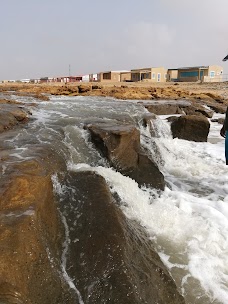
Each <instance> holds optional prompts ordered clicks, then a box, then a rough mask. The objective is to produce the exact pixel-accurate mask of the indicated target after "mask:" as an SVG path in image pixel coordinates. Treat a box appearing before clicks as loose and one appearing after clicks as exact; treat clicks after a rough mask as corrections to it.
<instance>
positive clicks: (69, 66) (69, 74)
mask: <svg viewBox="0 0 228 304" xmlns="http://www.w3.org/2000/svg"><path fill="white" fill-rule="evenodd" d="M69 76H70V64H69Z"/></svg>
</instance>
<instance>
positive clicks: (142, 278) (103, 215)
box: [62, 171, 184, 304]
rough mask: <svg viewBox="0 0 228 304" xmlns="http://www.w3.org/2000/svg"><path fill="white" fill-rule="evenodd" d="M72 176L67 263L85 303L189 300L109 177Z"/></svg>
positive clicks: (88, 172) (84, 173) (90, 174)
mask: <svg viewBox="0 0 228 304" xmlns="http://www.w3.org/2000/svg"><path fill="white" fill-rule="evenodd" d="M67 181H68V183H69V184H70V185H71V186H72V185H73V188H72V192H71V193H69V194H68V196H67V197H66V198H65V202H70V205H71V208H69V210H68V211H67V210H66V208H64V212H69V213H68V217H67V220H68V223H69V227H70V229H69V236H70V239H71V240H73V241H72V242H71V243H70V245H69V254H68V263H67V264H68V266H67V269H68V272H69V273H70V276H71V277H74V278H75V285H76V286H77V287H78V289H79V290H80V291H81V297H82V299H83V301H84V303H87V304H89V303H99V304H100V303H118V304H128V303H129V304H132V303H134V304H136V303H145V304H146V303H148V304H155V303H157V304H163V303H164V304H167V303H170V304H174V303H184V300H183V298H182V296H180V294H179V293H178V291H177V289H176V286H175V284H174V282H173V280H172V279H171V277H170V276H169V274H168V273H167V271H166V269H165V268H164V266H163V264H162V263H161V261H160V259H159V257H158V255H157V254H156V253H155V252H154V251H153V249H152V248H153V244H152V242H151V241H149V240H148V238H147V237H146V235H145V232H143V231H142V230H141V228H139V226H138V224H137V223H135V222H132V221H129V220H128V219H126V217H125V216H124V215H123V213H122V211H121V210H120V209H119V207H117V205H116V201H115V200H114V198H113V196H112V195H111V193H110V191H109V188H108V187H107V185H106V182H105V180H104V178H102V177H101V176H99V175H97V174H96V173H95V172H90V171H87V172H71V173H69V175H68V176H67ZM72 193H74V195H73V196H72ZM62 206H63V205H62ZM73 209H74V213H73V212H70V210H73ZM75 261H77V262H76V263H75Z"/></svg>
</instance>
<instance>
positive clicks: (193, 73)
mask: <svg viewBox="0 0 228 304" xmlns="http://www.w3.org/2000/svg"><path fill="white" fill-rule="evenodd" d="M177 70H178V75H177V78H178V81H181V82H196V81H202V82H220V81H222V79H223V68H222V67H221V66H218V65H209V66H195V67H183V68H178V69H177Z"/></svg>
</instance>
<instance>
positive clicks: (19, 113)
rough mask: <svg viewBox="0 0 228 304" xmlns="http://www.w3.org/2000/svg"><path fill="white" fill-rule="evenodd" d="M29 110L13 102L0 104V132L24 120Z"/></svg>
mask: <svg viewBox="0 0 228 304" xmlns="http://www.w3.org/2000/svg"><path fill="white" fill-rule="evenodd" d="M28 117H29V112H28V111H26V110H25V109H23V108H21V107H19V106H16V105H14V104H1V105H0V132H3V131H6V130H8V129H11V128H13V127H14V126H16V125H18V124H19V123H21V122H26V121H27V120H28Z"/></svg>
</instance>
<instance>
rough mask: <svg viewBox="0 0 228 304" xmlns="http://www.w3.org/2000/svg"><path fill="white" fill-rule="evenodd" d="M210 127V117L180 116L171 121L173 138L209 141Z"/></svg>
mask: <svg viewBox="0 0 228 304" xmlns="http://www.w3.org/2000/svg"><path fill="white" fill-rule="evenodd" d="M209 129H210V123H209V121H208V119H206V118H204V117H203V116H197V115H186V116H180V117H178V118H177V119H175V120H174V121H173V122H172V123H171V131H172V134H173V138H175V137H178V138H180V139H186V140H191V141H197V142H199V141H207V136H208V133H209Z"/></svg>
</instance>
